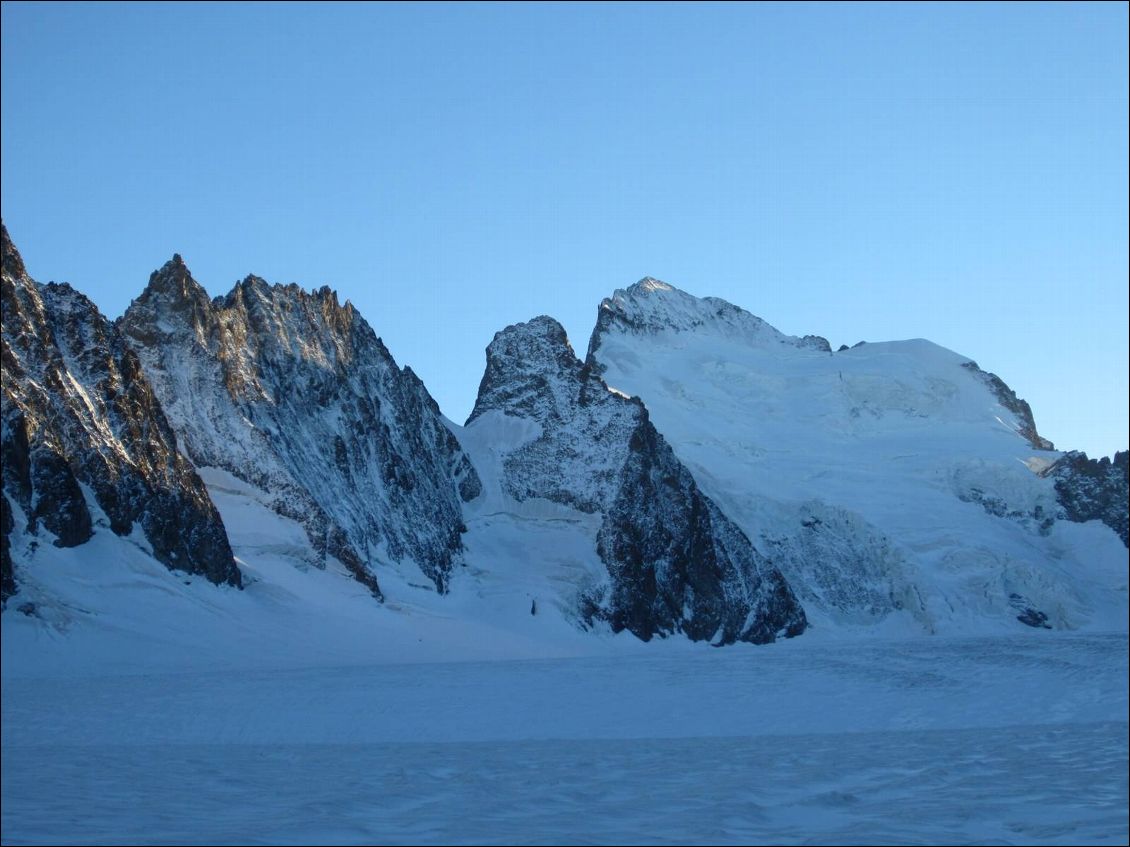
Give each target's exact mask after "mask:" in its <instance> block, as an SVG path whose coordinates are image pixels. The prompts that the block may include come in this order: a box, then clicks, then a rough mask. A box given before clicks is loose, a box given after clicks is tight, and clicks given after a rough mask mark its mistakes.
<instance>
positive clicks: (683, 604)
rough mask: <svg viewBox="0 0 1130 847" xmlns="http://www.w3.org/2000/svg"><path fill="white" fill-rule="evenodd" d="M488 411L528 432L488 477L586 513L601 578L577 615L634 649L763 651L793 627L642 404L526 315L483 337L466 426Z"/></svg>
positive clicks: (544, 321)
mask: <svg viewBox="0 0 1130 847" xmlns="http://www.w3.org/2000/svg"><path fill="white" fill-rule="evenodd" d="M488 413H501V414H502V415H504V416H505V417H506V418H516V419H524V420H527V421H530V422H531V423H533V424H535V425H536V428H535V431H537V432H539V433H540V434H538V435H537V436H536V437H535V438H534V440H532V441H529V442H526V443H524V444H522V445H520V446H517V447H516V448H515V449H511V450H509V451H503V452H504V458H503V459H502V462H501V468H500V469H499V470H500V473H498V474H492V475H491V476H493V477H497V478H498V479H499V484H500V487H501V489H502V492H503V493H504V494H505V495H506V496H508V497H510V498H513V500H516V501H525V500H530V499H535V498H536V499H541V500H548V501H551V502H553V503H558V504H561V505H563V506H566V507H568V508H571V509H574V510H576V511H577V512H580V513H582V514H586V515H595V516H599V517H600V520H601V524H600V529H599V531H598V532H597V534H596V538H595V539H594V542H595V545H596V550H597V554H598V556H599V557H600V559H601V561H603V563H604V565H605V567H606V568H607V574H608V577H607V582H606V583H604V584H603V585H602V586H600V587H599V588H595V589H593V590H592V591H589V592H588V593H586V594H585V595H584V597H582V598H581V601H580V605H581V615H582V617H583V618H584V619H586V620H588V621H590V622H592V621H596V620H604V621H607V622H608V623H609V625H610V626H611V627H612V629H613V630H615V631H619V630H622V629H627V630H629V631H630V632H632V633H634V634H635V635H637V636H638V637H640V638H642V639H644V640H647V639H649V638H651V637H653V636H655V635H670V634H673V633H682V634H685V635H686V636H688V637H690V638H692V639H695V640H706V639H709V640H714V641H715V642H716V643H729V642H733V641H739V640H740V641H753V642H764V641H772V640H773V639H775V638H777V637H778V636H781V635H796V634H798V633H800V632H802V631H803V630H804V628H805V625H806V623H805V616H804V612H803V610H802V609H801V608H800V605H799V603H798V602H797V600H796V598H795V596H794V595H793V594H792V592H791V590H790V589H789V587H788V585H787V584H786V583H785V581H784V579H783V578H782V577H781V575H780V573H778V572H777V571H776V569H774V568H773V567H772V565H770V564H769V563H768V562H766V561H765V560H764V559H762V558H761V557H760V556H758V554H757V553H756V551H755V550H754V549H753V547H752V545H751V544H750V542H749V540H748V539H747V538H746V536H745V535H743V534H742V533H741V531H740V530H738V529H737V528H736V527H735V526H734V525H733V524H731V523H730V522H729V521H728V520H727V519H726V517H725V516H724V515H723V514H722V513H721V511H719V510H718V508H717V507H716V506H715V505H714V503H713V502H711V501H709V500H708V499H707V498H706V497H705V496H704V495H702V493H701V492H700V491H699V489H698V487H697V485H696V484H695V482H694V480H693V479H692V477H691V475H690V473H689V472H688V471H687V469H686V468H685V467H683V466H682V465H681V464H680V463H679V461H678V459H676V457H675V455H674V453H673V452H672V450H671V448H670V447H669V446H668V445H667V443H666V442H665V441H664V440H663V437H662V436H661V435H660V434H659V433H658V432H656V430H655V427H654V426H652V424H651V421H650V420H649V417H648V413H647V410H646V409H645V408H644V406H643V404H642V403H641V402H640V401H639V400H637V399H634V398H628V397H626V396H624V395H622V394H618V393H616V392H614V391H612V390H611V389H609V388H608V386H607V385H605V383H604V381H603V380H602V379H601V378H600V377H599V376H598V375H597V374H596V373H595V372H594V371H593V369H592V368H590V367H589V366H588V365H586V364H583V363H582V362H580V361H579V360H578V359H577V357H576V355H575V354H574V352H573V349H572V347H571V346H570V344H569V341H568V338H567V337H566V334H565V330H564V328H562V326H561V325H560V324H559V323H558V322H557V321H555V320H553V319H552V318H548V317H544V316H543V317H538V318H534V319H533V320H531V321H528V322H526V323H523V324H515V325H513V326H509V327H507V328H506V329H504V330H502V331H501V332H499V333H498V334H496V335H495V337H494V340H493V341H492V342H491V343H490V345H489V346H488V348H487V366H486V372H485V373H484V375H483V380H482V383H481V385H480V388H479V396H478V399H477V401H476V403H475V409H474V411H473V412H472V413H471V417H470V419H469V420H468V424H467V425H468V429H469V430H470V429H471V428H473V427H480V426H483V427H487V428H488V429H489V428H490V427H492V426H494V425H495V422H496V421H497V419H496V418H492V417H490V416H488Z"/></svg>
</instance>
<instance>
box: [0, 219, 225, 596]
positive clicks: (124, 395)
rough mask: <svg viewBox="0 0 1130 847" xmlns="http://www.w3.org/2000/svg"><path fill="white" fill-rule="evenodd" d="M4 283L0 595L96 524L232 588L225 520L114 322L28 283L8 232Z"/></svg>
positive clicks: (60, 289)
mask: <svg viewBox="0 0 1130 847" xmlns="http://www.w3.org/2000/svg"><path fill="white" fill-rule="evenodd" d="M2 284H3V293H2V301H3V330H2V343H3V354H2V355H3V413H2V414H3V421H2V423H3V433H2V455H3V463H4V470H3V494H2V495H0V503H2V504H3V526H2V529H3V549H2V553H3V586H2V589H3V599H4V600H7V598H8V597H9V596H10V595H11V594H12V593H14V592H15V591H16V590H17V588H18V582H19V580H20V579H21V578H22V577H23V576H25V575H26V576H29V577H30V578H31V579H32V580H33V581H34V572H35V568H34V566H32V567H28V565H31V564H32V563H34V561H35V560H36V559H37V558H42V554H40V553H39V552H38V548H39V547H40V546H41V545H46V544H50V545H54V546H55V547H64V548H66V547H76V546H78V545H81V544H84V543H85V542H86V541H88V540H89V539H90V538H91V536H92V535H93V534H94V533H95V531H96V530H97V529H98V528H108V529H109V530H110V531H112V532H113V533H114V534H116V535H117V536H122V537H128V538H129V540H130V541H131V542H132V543H134V544H136V545H140V546H142V547H143V548H145V549H146V550H147V551H148V552H149V553H150V554H151V555H152V556H153V557H154V558H155V559H157V560H158V561H160V562H162V563H163V564H165V565H166V566H168V567H169V568H175V569H176V570H178V571H183V572H186V573H190V574H202V575H203V576H205V577H206V578H207V579H209V580H210V581H212V582H215V583H227V584H229V585H239V584H240V573H239V570H238V569H237V567H236V564H235V561H234V559H233V557H232V551H231V547H230V546H229V544H228V537H227V533H226V531H225V529H224V525H223V522H222V521H221V519H220V516H219V514H218V513H217V511H216V508H215V506H214V505H213V504H212V501H211V499H210V498H209V496H208V493H207V491H206V490H205V487H204V484H203V483H202V482H201V480H200V478H199V477H198V476H197V474H196V472H195V470H194V469H193V467H192V465H191V464H190V463H189V462H188V460H186V459H185V458H184V457H183V456H182V455H181V454H180V453H179V451H178V450H177V439H176V435H175V434H174V432H173V430H172V428H171V427H170V426H169V423H168V421H167V420H166V418H165V415H164V413H163V412H162V410H161V405H160V403H159V402H158V400H157V398H156V397H155V396H154V393H153V389H152V388H151V387H150V385H149V383H148V381H147V380H146V378H145V376H144V374H143V373H142V371H141V366H140V363H139V361H138V358H137V355H136V354H135V353H134V352H133V351H132V350H131V349H130V348H129V347H128V346H127V345H126V344H125V343H124V342H123V340H122V338H121V336H120V335H119V334H118V332H117V330H116V329H115V328H114V325H113V324H111V323H110V322H109V321H107V320H106V318H104V317H103V316H102V314H101V313H100V312H99V311H98V309H97V308H96V307H95V305H94V304H93V303H91V302H90V301H89V300H88V299H87V298H86V297H84V296H83V295H81V294H79V293H78V292H77V291H75V290H74V289H73V288H71V287H70V286H69V285H55V284H49V285H39V284H37V283H36V282H34V281H33V280H32V279H31V278H30V277H29V276H28V275H27V272H26V270H25V269H24V264H23V260H22V259H21V258H20V255H19V253H18V252H17V251H16V248H15V247H14V246H13V245H12V242H11V240H10V239H9V237H8V231H7V229H6V228H5V229H4V230H3V279H2ZM13 560H15V561H18V562H20V564H21V566H23V567H24V568H26V569H25V570H22V571H21V574H20V576H19V577H17V575H16V574H15V572H14V569H13ZM92 565H93V563H92ZM32 593H34V592H32ZM29 596H30V595H29Z"/></svg>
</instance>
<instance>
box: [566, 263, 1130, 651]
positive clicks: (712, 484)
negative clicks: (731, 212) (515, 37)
mask: <svg viewBox="0 0 1130 847" xmlns="http://www.w3.org/2000/svg"><path fill="white" fill-rule="evenodd" d="M587 364H588V366H589V367H590V368H591V369H592V370H593V371H594V372H598V373H600V374H601V375H602V376H603V378H604V380H605V381H606V382H607V383H608V384H609V385H610V386H611V387H612V388H613V389H615V390H619V391H622V392H624V393H625V394H630V395H633V396H637V397H639V398H640V399H641V400H642V401H643V403H644V404H646V406H647V408H648V410H649V412H650V413H651V418H652V420H653V421H654V422H655V425H656V427H657V428H658V430H659V431H660V432H662V433H663V434H664V436H665V437H666V438H667V439H668V441H669V442H670V443H671V445H672V447H673V448H674V450H675V453H676V454H677V456H678V457H679V459H680V460H681V461H682V462H683V463H685V464H686V465H687V467H688V468H689V469H690V470H691V472H692V474H693V475H694V477H695V479H696V481H697V483H698V485H699V486H700V487H701V488H702V490H703V491H704V492H705V493H706V494H707V495H708V496H710V497H711V498H712V499H713V500H714V501H715V502H716V503H717V504H718V505H719V507H720V508H721V509H722V510H723V511H724V512H725V513H726V514H727V515H728V516H729V517H730V518H732V519H733V520H734V521H735V522H736V523H737V524H738V525H739V526H740V527H741V528H742V529H743V530H744V531H745V532H746V533H747V534H748V535H749V536H750V538H751V539H752V540H753V542H754V544H755V546H756V547H757V548H758V549H759V550H760V551H761V552H762V553H763V554H764V555H765V556H766V557H767V558H768V559H769V560H770V561H772V562H773V563H774V564H775V565H776V566H777V567H779V568H780V569H781V572H782V573H783V574H784V575H785V578H786V579H787V580H788V582H789V583H790V585H792V587H793V589H794V590H795V591H796V592H797V594H798V596H799V597H800V599H801V602H802V603H803V604H804V606H805V609H806V611H807V612H808V613H809V616H810V618H812V619H813V620H814V622H815V623H816V624H817V625H818V627H819V626H820V625H832V626H842V625H855V624H865V625H868V626H871V625H875V624H879V623H880V622H882V624H883V628H889V629H894V630H910V631H916V630H917V631H920V630H926V631H931V632H933V631H938V630H945V631H964V630H968V629H970V628H972V629H976V628H981V627H985V626H989V627H1002V626H1015V625H1016V622H1017V619H1019V620H1020V621H1022V622H1024V623H1028V624H1031V625H1034V626H1052V627H1066V628H1073V627H1078V626H1084V625H1088V624H1091V625H1100V626H1103V625H1109V626H1124V625H1125V620H1126V574H1127V559H1126V548H1125V547H1124V546H1123V545H1122V544H1121V543H1120V542H1119V539H1118V538H1117V537H1116V536H1115V535H1114V534H1113V533H1111V532H1110V531H1109V530H1107V528H1106V527H1104V526H1102V525H1100V524H1097V523H1091V524H1086V525H1078V524H1074V523H1070V522H1068V521H1065V520H1063V518H1068V517H1073V515H1072V514H1071V513H1070V512H1069V511H1065V510H1064V509H1063V508H1062V507H1061V505H1060V503H1059V502H1058V500H1057V494H1056V490H1055V487H1054V485H1053V483H1052V481H1051V480H1050V479H1044V478H1042V477H1040V476H1039V475H1038V474H1037V473H1034V472H1033V471H1038V470H1042V469H1045V468H1047V467H1048V466H1050V465H1051V464H1052V463H1053V462H1054V461H1055V460H1056V459H1057V458H1058V457H1059V454H1057V453H1054V452H1051V446H1052V445H1051V444H1050V443H1049V442H1047V441H1046V440H1044V439H1042V438H1041V437H1040V436H1039V434H1038V433H1037V431H1036V427H1035V423H1034V421H1033V419H1032V414H1031V410H1030V409H1029V408H1028V405H1027V404H1026V403H1024V402H1023V401H1022V400H1020V399H1019V398H1017V397H1016V395H1015V394H1014V393H1013V392H1012V391H1011V390H1010V389H1009V388H1008V387H1007V385H1005V384H1004V382H1003V381H1002V380H1000V379H999V378H998V377H996V376H995V375H994V374H989V373H985V372H983V371H982V370H981V369H980V368H979V367H977V365H976V363H974V362H972V361H971V360H969V359H967V358H965V357H963V356H960V355H958V354H956V353H953V352H951V351H949V350H946V349H944V348H942V347H939V346H937V345H936V344H932V343H930V342H928V341H924V340H911V341H896V342H888V343H873V344H862V345H857V346H856V347H854V348H851V349H846V348H841V349H840V350H839V351H838V352H834V353H833V352H832V351H831V349H830V347H829V345H828V344H827V343H826V342H825V341H824V340H823V339H821V338H819V337H816V336H806V337H804V338H795V337H790V336H786V335H784V334H782V333H781V332H779V331H777V330H776V329H774V328H773V327H771V326H769V325H768V324H767V323H765V322H764V321H762V320H761V319H759V318H757V317H755V316H753V315H751V314H749V313H748V312H745V311H743V310H742V309H739V308H738V307H736V306H733V305H732V304H729V303H727V302H725V301H723V300H719V299H717V298H710V297H708V298H698V297H694V296H692V295H690V294H687V293H685V292H683V291H680V290H678V289H676V288H674V287H672V286H670V285H667V284H665V283H662V282H659V281H658V280H655V279H651V278H648V279H644V280H641V281H640V282H638V283H636V284H635V285H633V286H631V287H630V288H628V289H625V290H618V291H616V292H615V293H614V295H613V296H612V297H611V298H608V299H606V300H604V301H603V302H602V303H601V305H600V309H599V314H598V319H597V325H596V329H595V330H594V332H593V335H592V339H591V341H590V344H589V352H588V358H587ZM1121 498H1122V503H1123V504H1124V503H1125V498H1126V494H1125V485H1124V483H1123V488H1122V494H1121Z"/></svg>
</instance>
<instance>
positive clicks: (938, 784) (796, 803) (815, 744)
mask: <svg viewBox="0 0 1130 847" xmlns="http://www.w3.org/2000/svg"><path fill="white" fill-rule="evenodd" d="M626 637H627V638H631V636H626ZM598 640H599V639H598ZM618 640H619V639H613V641H618ZM604 646H605V648H606V655H602V656H589V657H580V658H559V659H550V660H528V661H520V660H515V661H489V662H481V661H468V662H450V663H422V664H410V663H403V664H372V665H352V666H342V667H324V668H293V669H281V668H280V669H276V670H270V671H254V670H242V671H236V670H222V671H214V672H208V671H201V670H191V671H186V672H181V673H169V672H163V673H146V674H137V675H130V676H113V675H106V676H102V675H90V676H88V677H85V678H75V677H73V676H65V677H59V676H33V675H30V674H26V675H25V674H18V675H15V676H8V675H6V676H5V678H4V690H3V748H4V756H3V786H4V787H3V799H4V802H3V818H2V828H3V840H4V843H7V844H48V843H80V842H83V843H109V842H114V843H135V844H142V843H254V844H266V843H292V844H299V843H307V842H313V843H413V844H416V843H468V844H474V843H500V844H502V843H535V844H540V843H544V844H550V843H580V844H592V843H624V844H628V843H671V844H675V843H701V844H715V843H750V842H759V841H762V842H763V841H769V842H773V843H806V842H810V843H811V842H815V843H855V844H863V843H867V844H875V843H880V844H881V843H998V844H1007V843H1016V844H1030V843H1048V844H1077V843H1089V844H1090V843H1094V844H1122V843H1126V840H1127V835H1128V824H1127V802H1128V797H1127V769H1126V762H1127V752H1128V751H1127V722H1126V714H1127V662H1126V656H1127V642H1126V636H1125V635H1124V634H1109V635H1065V634H1061V633H1055V634H1053V633H1040V632H1035V631H1033V632H1032V633H1031V634H1024V635H1019V636H1015V637H984V638H976V639H950V638H941V637H937V638H921V639H912V640H904V641H899V642H894V641H890V642H887V641H870V642H856V643H848V644H833V643H827V642H820V641H818V640H806V639H804V638H799V639H794V640H791V641H788V642H783V643H778V644H775V645H770V646H763V647H750V646H747V645H735V646H732V647H729V648H726V649H716V650H712V649H710V648H703V649H697V650H691V651H688V650H686V649H682V645H681V644H678V643H677V642H674V641H669V642H664V643H660V644H655V645H652V650H651V651H650V652H649V654H648V655H646V656H641V655H631V654H630V653H620V654H619V655H617V654H616V653H617V651H616V650H615V649H614V648H611V649H607V648H609V645H607V644H605V645H604ZM670 648H675V649H670ZM5 664H7V663H5Z"/></svg>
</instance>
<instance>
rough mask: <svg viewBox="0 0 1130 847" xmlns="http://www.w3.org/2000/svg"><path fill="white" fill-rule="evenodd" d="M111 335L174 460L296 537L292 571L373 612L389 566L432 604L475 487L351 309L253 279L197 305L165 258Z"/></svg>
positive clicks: (427, 401) (325, 296) (410, 376)
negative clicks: (241, 495) (345, 577)
mask: <svg viewBox="0 0 1130 847" xmlns="http://www.w3.org/2000/svg"><path fill="white" fill-rule="evenodd" d="M118 326H119V328H120V329H121V331H122V334H123V335H124V336H125V337H126V339H127V340H128V341H129V343H130V344H132V345H133V347H134V348H135V349H136V350H137V352H138V355H139V357H140V359H141V363H142V367H143V369H144V370H145V373H146V375H147V376H148V377H149V380H150V381H151V383H152V384H153V387H154V391H155V393H156V395H157V397H158V398H160V400H161V403H162V404H163V405H164V407H165V410H166V413H167V415H168V417H169V419H170V421H171V422H172V423H173V426H174V427H175V428H176V429H177V431H178V432H179V433H180V434H181V444H182V448H183V450H184V452H185V453H186V455H188V456H189V457H190V458H191V459H192V461H193V462H194V463H195V464H196V465H197V467H200V468H202V469H218V470H219V471H223V472H226V473H227V474H230V475H231V477H234V478H235V479H236V480H239V481H241V482H243V483H246V484H248V485H250V486H252V487H253V488H254V489H257V490H258V492H259V494H258V496H259V497H260V499H261V500H262V502H263V503H265V504H266V505H267V506H268V507H269V508H270V509H272V510H273V511H275V512H276V513H278V514H279V515H282V516H284V517H288V518H292V519H294V520H297V521H299V522H300V523H301V524H302V525H303V526H304V527H305V530H306V535H307V540H308V543H309V548H308V550H305V551H303V550H301V549H300V548H296V552H297V555H299V556H305V557H306V558H309V559H311V560H312V561H311V562H310V563H311V564H314V565H316V566H318V567H324V566H325V558H326V556H332V557H334V558H336V559H337V560H338V561H340V562H341V563H342V564H344V565H345V567H346V568H347V569H348V570H349V571H350V572H351V573H352V574H353V575H354V576H355V578H356V579H358V580H359V581H361V582H362V583H364V584H365V585H367V586H368V587H369V588H370V589H371V590H372V591H373V593H374V594H377V595H378V596H379V595H380V589H379V587H378V576H377V573H376V570H377V565H378V564H380V563H384V564H389V563H391V562H396V563H401V564H403V565H404V566H405V567H407V568H409V569H412V568H413V567H418V568H419V571H421V572H423V574H424V575H425V576H426V577H427V579H429V580H430V581H431V582H432V583H434V585H435V587H436V588H437V589H438V590H439V591H441V592H442V591H444V590H446V586H447V581H448V578H449V575H450V573H451V569H452V568H453V567H454V566H455V565H457V564H459V563H460V561H461V559H462V543H461V540H460V534H461V532H462V531H463V528H464V526H463V516H462V512H461V508H460V504H461V502H462V501H463V500H465V499H470V498H472V497H474V496H475V495H476V494H477V493H478V490H479V482H478V478H477V476H476V474H475V471H474V468H472V467H471V465H470V463H469V462H468V460H467V458H466V456H465V455H464V454H463V453H462V451H461V450H460V448H459V444H458V442H457V441H456V439H455V437H454V436H453V435H452V434H451V432H449V431H448V429H447V427H446V426H445V425H444V423H443V421H442V419H441V417H440V414H439V408H438V407H437V406H436V404H435V401H434V400H433V399H432V398H431V396H430V395H429V394H428V392H427V389H425V388H424V385H423V383H421V382H420V380H419V379H418V378H417V377H416V375H415V374H414V373H413V372H412V371H411V369H409V368H400V367H398V366H397V364H396V362H395V361H394V360H393V358H392V356H391V355H390V354H389V352H388V350H387V349H386V348H385V346H384V344H383V343H382V342H381V340H380V339H379V338H378V337H377V336H376V334H375V333H374V332H373V330H372V329H371V328H370V327H369V325H368V323H366V322H365V320H364V319H363V318H362V317H361V316H360V315H359V314H358V313H357V310H356V309H354V308H353V306H352V305H351V304H349V303H346V304H345V305H344V306H343V305H341V304H339V303H338V300H337V295H336V293H335V292H333V291H331V290H330V289H329V288H322V289H319V290H318V291H314V292H306V291H303V290H302V289H300V288H299V287H298V286H296V285H286V286H284V285H269V284H267V283H266V282H264V281H263V280H262V279H259V278H258V277H255V276H249V277H247V278H246V279H244V280H243V281H242V282H240V283H238V284H237V285H236V286H235V288H233V289H232V291H231V292H230V293H229V294H228V295H227V296H225V297H218V298H216V299H215V300H210V299H209V298H208V296H207V294H206V293H205V291H204V289H203V288H202V287H201V286H200V285H199V283H197V282H196V281H195V280H194V279H193V278H192V275H191V274H190V273H189V270H188V268H187V267H186V266H185V264H184V262H183V261H182V260H181V258H180V256H174V257H173V259H172V260H171V261H169V262H167V263H166V264H165V265H164V267H162V268H161V269H160V270H158V271H155V272H154V273H153V275H152V276H151V277H150V279H149V285H148V286H147V287H146V289H145V291H144V292H143V293H142V294H141V296H140V297H138V298H137V299H136V300H134V301H133V303H132V304H131V305H130V307H129V309H128V310H127V311H126V313H125V315H123V316H122V318H121V319H120V320H119V322H118ZM210 472H211V471H206V472H205V475H206V478H212V477H210V476H209V473H210Z"/></svg>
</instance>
